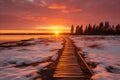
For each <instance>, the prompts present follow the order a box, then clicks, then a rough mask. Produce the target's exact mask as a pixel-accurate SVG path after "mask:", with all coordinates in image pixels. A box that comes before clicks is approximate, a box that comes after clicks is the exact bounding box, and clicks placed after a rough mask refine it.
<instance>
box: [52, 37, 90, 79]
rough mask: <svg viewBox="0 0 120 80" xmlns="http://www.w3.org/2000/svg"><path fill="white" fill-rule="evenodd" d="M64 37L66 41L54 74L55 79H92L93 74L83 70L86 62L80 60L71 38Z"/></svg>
mask: <svg viewBox="0 0 120 80" xmlns="http://www.w3.org/2000/svg"><path fill="white" fill-rule="evenodd" d="M64 39H65V41H66V43H65V47H64V50H63V53H62V55H61V56H60V58H59V61H58V64H57V66H56V69H55V72H54V75H53V78H54V80H90V78H91V75H92V74H91V73H86V72H85V71H84V70H83V67H85V64H84V63H83V61H79V60H78V57H77V52H76V49H75V46H74V44H73V43H72V41H71V40H70V39H69V38H67V37H65V38H64ZM79 58H80V57H79ZM80 60H82V59H80Z"/></svg>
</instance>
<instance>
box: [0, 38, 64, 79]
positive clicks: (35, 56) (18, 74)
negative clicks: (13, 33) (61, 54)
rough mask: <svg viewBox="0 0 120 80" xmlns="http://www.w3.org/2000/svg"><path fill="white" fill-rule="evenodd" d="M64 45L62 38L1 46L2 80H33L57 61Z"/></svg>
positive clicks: (25, 41) (32, 40)
mask: <svg viewBox="0 0 120 80" xmlns="http://www.w3.org/2000/svg"><path fill="white" fill-rule="evenodd" d="M62 43H63V41H62V38H59V39H58V40H56V38H39V39H29V40H21V41H17V42H12V43H11V42H7V43H6V44H1V45H0V46H1V47H0V80H33V79H34V78H35V77H38V76H39V75H40V74H39V73H38V72H40V70H41V69H44V68H45V67H46V66H48V65H50V64H51V63H52V62H51V60H53V61H54V60H56V59H57V57H58V50H59V49H61V48H62V47H63V45H62ZM50 58H51V60H50Z"/></svg>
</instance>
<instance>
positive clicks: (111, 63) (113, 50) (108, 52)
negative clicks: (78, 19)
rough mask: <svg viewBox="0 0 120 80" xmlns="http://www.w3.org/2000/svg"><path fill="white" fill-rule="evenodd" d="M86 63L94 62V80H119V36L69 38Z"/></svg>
mask: <svg viewBox="0 0 120 80" xmlns="http://www.w3.org/2000/svg"><path fill="white" fill-rule="evenodd" d="M70 38H71V39H72V40H73V41H74V42H75V45H76V46H78V47H79V48H81V49H82V51H81V53H82V54H85V56H86V57H87V58H86V60H87V62H96V63H98V65H97V66H96V67H95V68H93V71H94V72H95V75H94V76H93V79H95V80H120V59H119V58H120V36H70Z"/></svg>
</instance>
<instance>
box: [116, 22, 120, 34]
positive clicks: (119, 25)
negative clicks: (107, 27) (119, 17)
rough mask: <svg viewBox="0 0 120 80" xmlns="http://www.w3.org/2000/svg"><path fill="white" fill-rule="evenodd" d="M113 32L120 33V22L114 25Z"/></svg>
mask: <svg viewBox="0 0 120 80" xmlns="http://www.w3.org/2000/svg"><path fill="white" fill-rule="evenodd" d="M115 34H116V35H120V24H118V25H116V29H115Z"/></svg>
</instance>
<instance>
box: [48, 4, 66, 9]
mask: <svg viewBox="0 0 120 80" xmlns="http://www.w3.org/2000/svg"><path fill="white" fill-rule="evenodd" d="M48 8H49V9H66V8H67V7H66V6H65V5H58V4H52V5H50V6H48Z"/></svg>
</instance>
